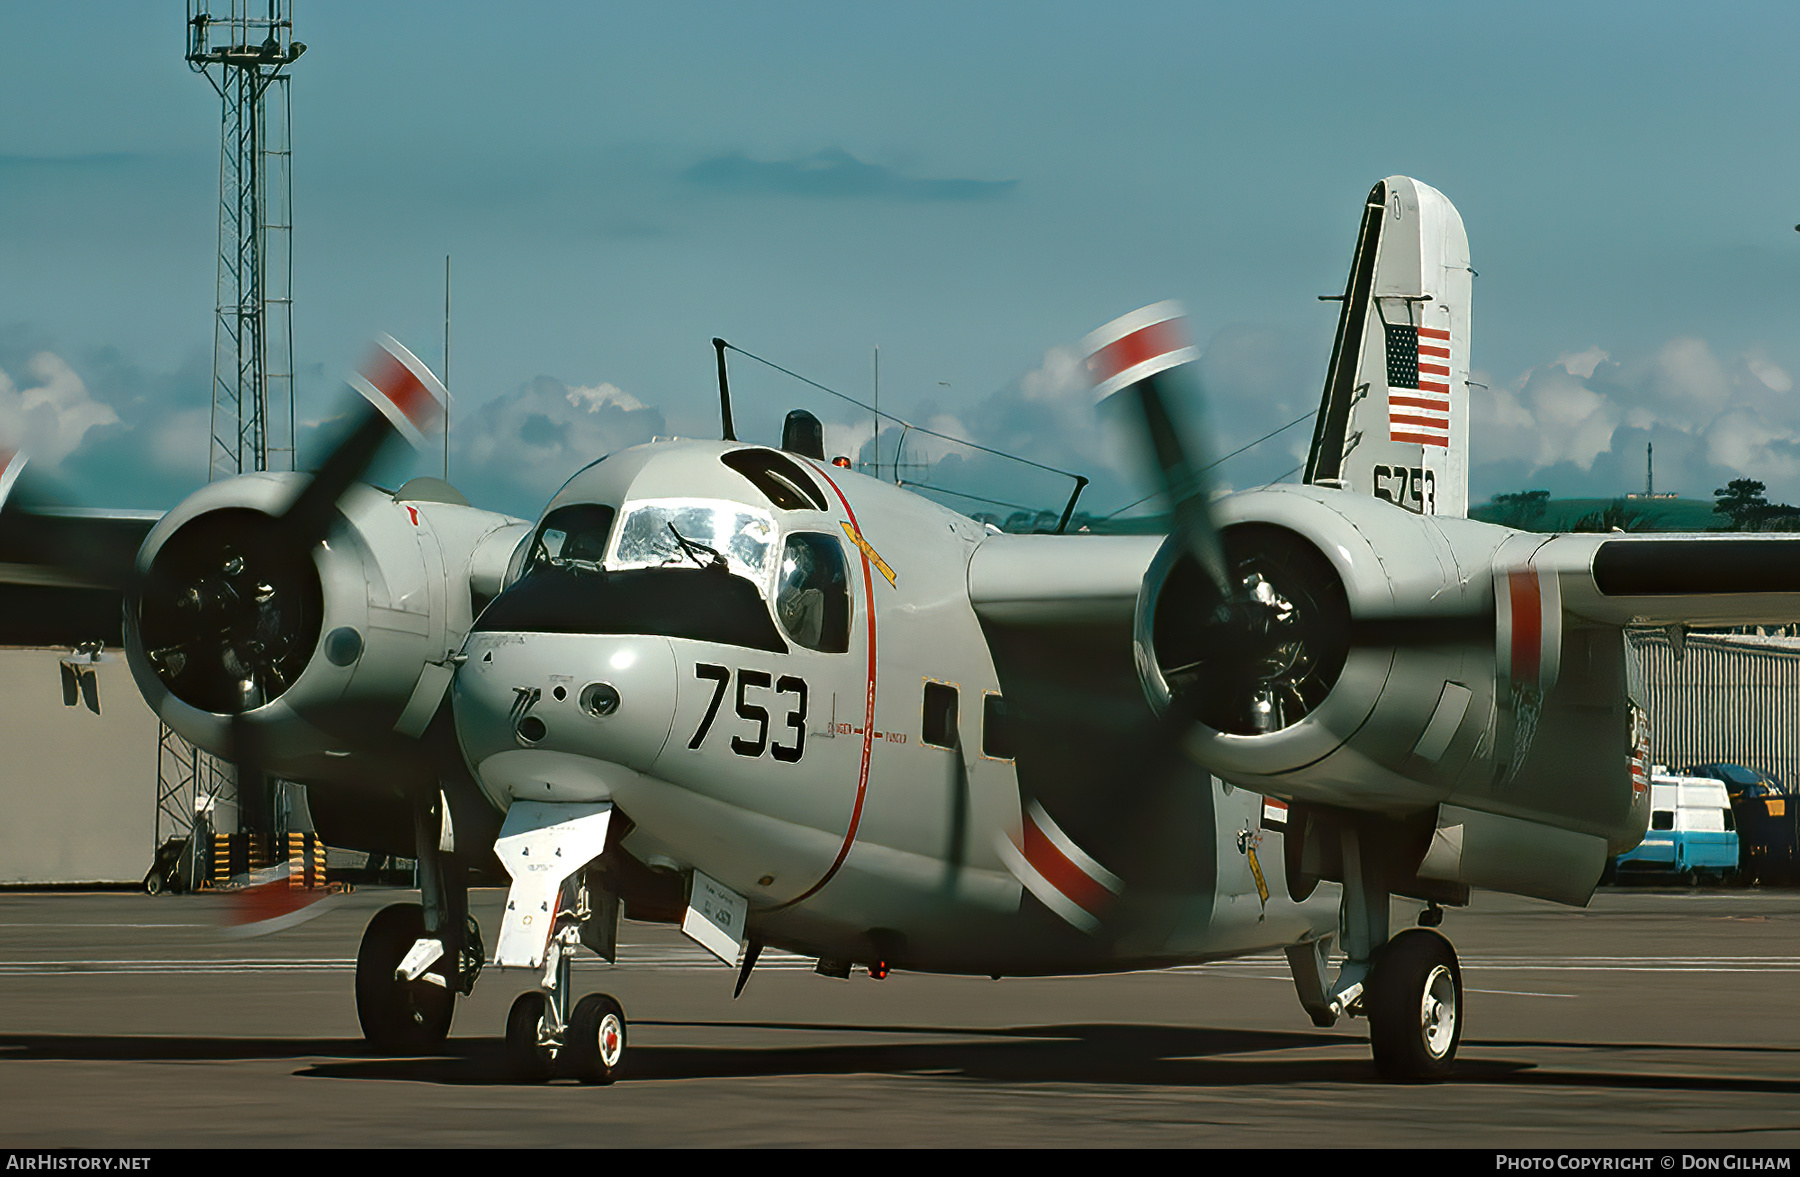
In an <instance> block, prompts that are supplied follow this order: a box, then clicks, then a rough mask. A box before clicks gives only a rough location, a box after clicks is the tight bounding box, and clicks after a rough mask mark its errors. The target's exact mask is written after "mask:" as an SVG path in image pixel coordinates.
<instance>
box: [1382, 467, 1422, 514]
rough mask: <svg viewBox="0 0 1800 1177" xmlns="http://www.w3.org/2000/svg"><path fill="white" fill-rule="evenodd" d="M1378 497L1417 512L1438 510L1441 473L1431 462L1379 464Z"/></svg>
mask: <svg viewBox="0 0 1800 1177" xmlns="http://www.w3.org/2000/svg"><path fill="white" fill-rule="evenodd" d="M1370 473H1371V474H1373V475H1374V486H1373V487H1372V489H1373V491H1374V494H1375V497H1376V498H1378V499H1386V500H1387V501H1388V502H1390V503H1393V504H1394V505H1395V506H1399V507H1405V508H1406V509H1407V510H1409V511H1411V512H1413V513H1414V514H1417V515H1435V514H1437V474H1436V473H1435V472H1433V471H1432V469H1431V467H1429V466H1411V467H1407V466H1376V467H1375V468H1374V469H1373V470H1372V471H1371V472H1370Z"/></svg>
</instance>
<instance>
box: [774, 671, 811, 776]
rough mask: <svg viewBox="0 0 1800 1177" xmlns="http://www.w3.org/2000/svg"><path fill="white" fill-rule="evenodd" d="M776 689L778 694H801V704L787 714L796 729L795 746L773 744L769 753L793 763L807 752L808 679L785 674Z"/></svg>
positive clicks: (789, 723)
mask: <svg viewBox="0 0 1800 1177" xmlns="http://www.w3.org/2000/svg"><path fill="white" fill-rule="evenodd" d="M775 691H776V693H777V694H782V695H798V696H800V703H799V705H798V706H796V707H795V708H794V709H793V710H792V711H790V712H788V715H787V721H788V726H789V727H791V728H793V729H794V746H793V747H792V748H789V747H786V746H784V745H782V744H773V745H771V746H770V748H769V754H770V755H771V756H773V757H775V759H777V760H779V761H782V762H783V763H785V764H792V763H794V762H795V761H797V760H799V759H800V757H801V756H802V755H803V754H804V753H805V752H806V680H805V679H800V678H795V677H794V676H793V675H791V674H784V675H782V676H781V679H780V681H778V682H777V683H776V684H775Z"/></svg>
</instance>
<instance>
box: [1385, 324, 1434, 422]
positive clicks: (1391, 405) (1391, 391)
mask: <svg viewBox="0 0 1800 1177" xmlns="http://www.w3.org/2000/svg"><path fill="white" fill-rule="evenodd" d="M1382 326H1383V327H1384V328H1385V329H1386V331H1387V383H1388V437H1389V439H1390V440H1393V441H1402V442H1410V443H1412V444H1413V445H1436V446H1445V447H1448V446H1449V444H1450V332H1448V331H1445V330H1442V329H1440V328H1437V327H1415V326H1413V325H1412V324H1410V323H1383V324H1382Z"/></svg>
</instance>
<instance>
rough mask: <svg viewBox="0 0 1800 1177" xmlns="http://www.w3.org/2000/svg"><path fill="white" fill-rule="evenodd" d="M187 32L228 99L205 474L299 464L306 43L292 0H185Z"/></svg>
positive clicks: (200, 65)
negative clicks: (297, 228) (298, 197)
mask: <svg viewBox="0 0 1800 1177" xmlns="http://www.w3.org/2000/svg"><path fill="white" fill-rule="evenodd" d="M214 8H218V9H221V10H222V11H220V12H214V11H213V9H214ZM187 32H188V40H187V63H188V68H189V69H191V70H193V71H194V72H195V73H197V74H203V75H205V77H206V80H207V81H209V82H211V83H212V85H213V89H214V90H215V91H217V92H218V95H219V99H220V116H219V141H220V146H219V282H218V297H217V299H216V300H215V307H216V315H217V318H216V320H215V322H214V325H213V382H212V384H213V386H212V394H213V395H212V442H211V449H210V454H209V457H208V461H207V478H208V480H212V479H217V478H225V477H229V476H230V475H233V474H240V473H243V472H244V471H247V470H271V469H273V470H291V469H293V468H294V343H293V322H292V309H293V265H294V242H293V217H292V201H293V177H292V172H291V169H290V167H289V164H290V162H291V160H292V152H291V150H290V143H291V131H292V122H291V120H290V118H289V113H288V101H287V81H288V78H287V72H286V71H287V67H288V66H290V65H292V64H293V63H294V61H295V59H296V58H298V57H299V56H300V55H301V54H302V53H304V52H306V46H305V45H304V44H302V43H301V42H299V41H296V40H294V38H293V33H294V24H293V21H292V19H290V17H289V7H288V0H188V19H187ZM271 99H272V101H271Z"/></svg>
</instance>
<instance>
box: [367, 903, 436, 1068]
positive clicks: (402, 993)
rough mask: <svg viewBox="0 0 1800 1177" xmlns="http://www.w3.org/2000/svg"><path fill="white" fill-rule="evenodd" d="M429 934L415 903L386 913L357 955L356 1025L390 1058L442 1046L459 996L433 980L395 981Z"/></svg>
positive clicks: (372, 925) (370, 929) (376, 920)
mask: <svg viewBox="0 0 1800 1177" xmlns="http://www.w3.org/2000/svg"><path fill="white" fill-rule="evenodd" d="M424 934H425V913H424V911H423V910H422V909H421V908H420V907H419V905H418V904H416V903H397V904H395V905H394V906H392V907H386V908H383V909H382V910H381V911H379V912H377V913H376V914H375V918H374V919H372V920H370V921H369V926H368V929H367V930H365V931H364V932H363V938H362V945H361V947H359V948H358V949H357V950H356V1020H357V1021H358V1022H361V1023H362V1031H363V1037H365V1038H367V1039H368V1040H369V1043H370V1045H372V1046H374V1047H375V1049H377V1050H380V1051H383V1052H385V1053H388V1054H429V1053H431V1052H432V1051H435V1050H436V1049H437V1048H438V1047H439V1046H441V1045H443V1042H444V1039H445V1037H447V1036H448V1035H449V1033H450V1018H451V1016H452V1015H453V1014H454V1013H455V1012H456V995H455V994H454V993H452V992H450V990H449V989H448V988H446V987H442V986H438V985H433V984H432V983H431V982H430V981H426V980H423V979H421V980H418V981H396V980H394V970H395V969H397V968H399V967H400V962H401V961H402V960H404V959H405V958H406V954H407V953H408V952H410V951H411V950H412V946H413V944H414V943H416V942H417V941H418V939H419V937H421V936H423V935H424Z"/></svg>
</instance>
